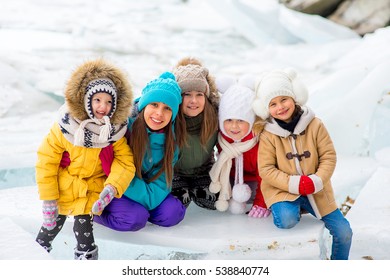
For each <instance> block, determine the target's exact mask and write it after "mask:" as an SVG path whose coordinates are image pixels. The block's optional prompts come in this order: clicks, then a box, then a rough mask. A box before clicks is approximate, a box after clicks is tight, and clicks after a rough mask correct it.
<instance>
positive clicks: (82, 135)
mask: <svg viewBox="0 0 390 280" xmlns="http://www.w3.org/2000/svg"><path fill="white" fill-rule="evenodd" d="M58 123H59V125H60V127H61V131H62V133H63V134H64V136H65V138H66V139H67V140H68V141H69V142H71V143H72V144H73V145H75V146H81V147H87V148H104V147H106V146H108V145H109V144H110V143H112V142H115V141H118V140H119V139H121V138H122V137H123V136H124V135H125V133H126V130H127V120H126V121H125V122H124V123H122V124H120V125H111V123H110V118H109V117H107V116H105V117H103V119H101V120H98V119H96V118H94V119H87V120H84V121H80V120H78V119H76V118H74V117H72V116H71V115H70V114H69V111H68V109H67V106H66V104H64V105H63V106H61V108H60V109H59V120H58Z"/></svg>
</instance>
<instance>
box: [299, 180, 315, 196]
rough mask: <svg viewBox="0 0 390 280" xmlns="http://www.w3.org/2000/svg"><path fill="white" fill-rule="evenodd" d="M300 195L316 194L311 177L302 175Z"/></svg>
mask: <svg viewBox="0 0 390 280" xmlns="http://www.w3.org/2000/svg"><path fill="white" fill-rule="evenodd" d="M299 193H300V194H301V195H308V194H312V193H314V183H313V180H312V179H310V177H308V176H305V175H302V176H301V179H300V180H299Z"/></svg>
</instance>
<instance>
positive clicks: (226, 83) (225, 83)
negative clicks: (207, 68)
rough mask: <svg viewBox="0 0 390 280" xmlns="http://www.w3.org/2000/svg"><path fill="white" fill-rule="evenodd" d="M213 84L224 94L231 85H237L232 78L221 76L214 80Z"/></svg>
mask: <svg viewBox="0 0 390 280" xmlns="http://www.w3.org/2000/svg"><path fill="white" fill-rule="evenodd" d="M215 83H216V85H217V89H218V91H219V92H220V93H222V94H224V93H225V92H226V91H227V90H228V89H229V88H230V87H231V86H232V85H235V84H236V83H237V80H236V79H235V78H234V77H233V76H229V75H221V76H219V77H217V78H216V80H215Z"/></svg>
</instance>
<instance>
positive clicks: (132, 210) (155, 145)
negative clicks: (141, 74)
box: [95, 72, 186, 231]
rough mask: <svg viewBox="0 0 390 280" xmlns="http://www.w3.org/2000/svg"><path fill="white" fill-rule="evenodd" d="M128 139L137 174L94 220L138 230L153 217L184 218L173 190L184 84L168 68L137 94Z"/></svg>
mask: <svg viewBox="0 0 390 280" xmlns="http://www.w3.org/2000/svg"><path fill="white" fill-rule="evenodd" d="M134 103H135V106H134V107H135V108H136V109H138V110H137V111H136V112H134V113H133V116H132V117H131V118H130V119H129V125H128V133H127V139H128V143H129V145H130V147H131V148H132V150H133V151H134V163H135V166H136V175H135V177H134V179H133V180H132V181H131V183H130V185H129V187H128V188H127V190H126V191H125V193H124V195H123V196H122V198H120V199H114V200H113V201H112V202H111V203H110V204H109V205H108V206H107V207H106V208H105V209H104V211H103V213H102V214H101V215H100V216H95V221H96V222H97V223H100V224H102V225H104V226H107V227H109V228H112V229H114V230H118V231H137V230H139V229H141V228H143V227H145V225H146V223H147V222H148V221H149V222H151V223H153V224H157V225H160V226H164V227H169V226H174V225H176V224H178V223H179V222H180V221H181V220H183V218H184V215H185V209H186V208H185V207H184V206H183V204H182V203H181V202H180V201H179V200H178V199H177V198H175V197H174V196H172V195H171V194H170V192H171V187H172V177H173V166H174V165H175V163H176V162H177V160H178V153H179V146H180V145H181V143H182V142H184V141H183V140H181V139H180V138H179V135H182V134H183V133H176V134H175V131H176V132H179V131H180V130H181V129H182V128H181V127H182V125H181V123H182V121H181V118H182V117H181V116H178V110H179V105H180V103H181V89H180V87H179V85H178V84H177V82H176V80H175V76H174V75H173V74H172V73H170V72H166V73H164V74H162V75H161V76H160V77H159V78H158V79H155V80H153V81H151V82H149V83H148V84H147V85H146V87H145V88H144V89H143V90H142V95H141V97H139V98H137V99H136V100H135V102H134Z"/></svg>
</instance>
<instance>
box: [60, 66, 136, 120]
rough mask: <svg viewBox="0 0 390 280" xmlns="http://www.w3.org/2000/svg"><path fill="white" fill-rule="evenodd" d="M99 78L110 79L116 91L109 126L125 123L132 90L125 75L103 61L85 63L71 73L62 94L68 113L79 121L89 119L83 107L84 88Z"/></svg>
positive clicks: (129, 109)
mask: <svg viewBox="0 0 390 280" xmlns="http://www.w3.org/2000/svg"><path fill="white" fill-rule="evenodd" d="M100 78H109V79H111V80H112V81H113V82H114V84H115V86H116V89H117V106H116V110H115V112H114V114H113V115H112V117H111V124H115V125H117V124H121V123H123V122H125V121H126V120H127V118H128V117H129V115H130V111H131V107H132V105H133V104H132V102H133V89H132V86H131V85H130V83H129V81H128V80H127V77H126V75H125V73H124V72H123V71H122V70H120V69H119V68H117V67H116V66H114V65H113V64H111V63H109V62H107V61H105V60H104V59H96V60H90V61H87V62H85V63H83V64H82V65H80V66H79V67H77V68H76V70H75V71H74V72H73V73H72V75H71V77H70V79H69V80H68V82H67V84H66V88H65V93H64V95H65V101H66V104H67V106H68V110H69V113H70V114H71V115H72V116H73V117H74V118H77V119H79V120H80V121H84V120H86V119H88V118H89V117H88V114H87V112H86V109H85V105H84V96H85V94H86V87H87V85H88V83H89V82H90V81H92V80H95V79H100Z"/></svg>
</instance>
